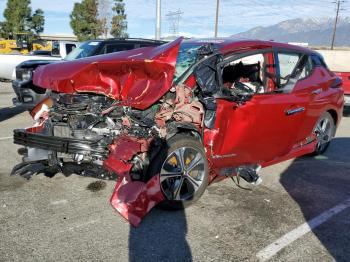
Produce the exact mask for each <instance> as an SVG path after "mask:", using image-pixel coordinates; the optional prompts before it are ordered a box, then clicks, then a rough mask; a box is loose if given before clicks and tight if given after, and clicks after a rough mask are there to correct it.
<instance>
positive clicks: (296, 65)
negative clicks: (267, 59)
mask: <svg viewBox="0 0 350 262" xmlns="http://www.w3.org/2000/svg"><path fill="white" fill-rule="evenodd" d="M277 60H278V65H279V66H278V71H277V72H278V74H277V82H278V83H277V86H278V88H279V90H280V91H283V92H284V93H289V92H291V91H292V90H293V89H294V86H295V84H296V82H297V81H298V80H300V79H303V78H307V77H309V76H310V75H311V73H312V69H313V63H312V60H311V58H310V56H309V55H307V54H302V53H278V54H277Z"/></svg>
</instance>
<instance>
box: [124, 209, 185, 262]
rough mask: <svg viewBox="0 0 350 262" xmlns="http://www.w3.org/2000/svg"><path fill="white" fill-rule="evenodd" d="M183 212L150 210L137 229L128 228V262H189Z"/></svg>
mask: <svg viewBox="0 0 350 262" xmlns="http://www.w3.org/2000/svg"><path fill="white" fill-rule="evenodd" d="M186 234H187V222H186V216H185V212H184V211H183V210H180V211H172V212H170V211H162V210H159V209H157V208H154V209H153V210H152V211H151V212H150V213H149V214H148V215H147V216H146V217H145V218H144V219H143V221H142V222H141V224H140V225H139V227H137V228H135V227H132V226H130V232H129V261H131V262H137V261H192V254H191V249H190V247H189V245H188V243H187V240H186Z"/></svg>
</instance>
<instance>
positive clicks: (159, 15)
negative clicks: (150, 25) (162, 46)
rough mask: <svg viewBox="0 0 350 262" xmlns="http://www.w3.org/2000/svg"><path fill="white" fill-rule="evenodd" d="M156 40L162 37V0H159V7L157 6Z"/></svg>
mask: <svg viewBox="0 0 350 262" xmlns="http://www.w3.org/2000/svg"><path fill="white" fill-rule="evenodd" d="M156 17H157V21H156V40H159V39H160V21H161V0H157V7H156Z"/></svg>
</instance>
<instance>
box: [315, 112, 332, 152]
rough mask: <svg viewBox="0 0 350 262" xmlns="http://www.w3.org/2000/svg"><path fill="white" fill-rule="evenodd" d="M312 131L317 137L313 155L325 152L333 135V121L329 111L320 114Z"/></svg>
mask: <svg viewBox="0 0 350 262" xmlns="http://www.w3.org/2000/svg"><path fill="white" fill-rule="evenodd" d="M314 133H315V134H316V137H317V145H316V148H315V151H314V152H313V155H321V154H323V153H324V152H326V150H327V148H328V147H329V144H330V142H331V140H332V138H333V137H334V135H335V123H334V119H333V117H332V116H331V114H330V113H328V112H325V113H323V114H322V115H321V117H320V118H319V119H318V120H317V123H316V125H315V128H314Z"/></svg>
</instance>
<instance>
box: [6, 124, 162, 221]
mask: <svg viewBox="0 0 350 262" xmlns="http://www.w3.org/2000/svg"><path fill="white" fill-rule="evenodd" d="M14 143H15V144H18V145H23V146H26V147H29V148H35V149H36V150H43V151H45V150H47V152H53V151H54V152H60V153H66V154H90V155H94V156H98V157H99V158H102V159H105V160H104V162H103V168H104V169H105V170H107V171H108V172H110V173H114V174H116V175H117V183H116V186H115V189H114V192H113V194H112V196H111V198H110V203H111V205H112V206H113V208H115V209H116V210H117V211H118V212H119V213H120V214H121V215H122V216H123V217H124V218H125V219H126V220H128V221H129V222H130V224H132V225H133V226H135V227H136V226H138V225H139V224H140V222H141V220H142V218H143V217H144V216H145V215H146V214H147V213H148V212H149V211H150V210H151V209H152V208H153V207H154V206H155V205H157V204H158V203H160V202H161V201H163V200H164V196H163V193H162V192H161V189H160V181H159V176H158V175H156V176H154V177H152V178H151V179H150V180H149V181H148V182H142V181H135V180H133V179H132V178H131V176H130V173H129V172H130V168H131V166H132V165H131V164H130V163H129V162H128V161H127V159H129V158H131V157H132V156H133V155H134V154H135V153H137V152H140V151H144V150H146V141H145V140H140V141H139V140H136V139H132V138H130V137H127V136H121V137H119V138H117V139H116V140H114V142H113V143H112V144H111V145H108V144H107V143H106V142H102V140H101V139H100V140H98V139H97V140H90V141H89V140H83V139H76V138H71V137H58V136H49V135H45V134H40V133H32V132H29V131H26V130H23V129H15V130H14ZM47 158H49V157H48V156H47ZM24 159H25V158H24ZM76 165H77V166H80V164H76ZM55 168H56V170H58V171H60V170H64V168H65V166H64V165H62V166H52V164H50V160H49V159H41V160H37V161H30V160H28V159H27V161H25V162H23V163H20V164H18V165H16V166H15V167H14V168H13V170H12V172H11V175H20V176H22V177H25V178H27V179H30V178H31V177H32V176H33V175H34V174H39V173H45V171H47V170H52V169H55ZM80 169H82V170H85V169H86V168H80ZM77 170H78V168H77Z"/></svg>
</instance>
